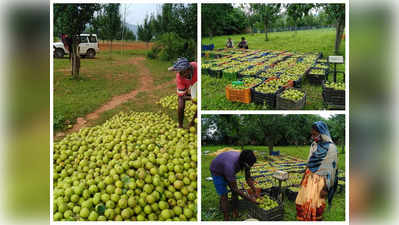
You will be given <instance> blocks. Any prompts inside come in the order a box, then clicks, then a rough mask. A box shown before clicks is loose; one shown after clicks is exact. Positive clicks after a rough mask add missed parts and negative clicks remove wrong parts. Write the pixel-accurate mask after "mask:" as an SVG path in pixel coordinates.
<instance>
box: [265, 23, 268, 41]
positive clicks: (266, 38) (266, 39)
mask: <svg viewBox="0 0 399 225" xmlns="http://www.w3.org/2000/svg"><path fill="white" fill-rule="evenodd" d="M265 41H269V38H268V37H267V26H266V23H265Z"/></svg>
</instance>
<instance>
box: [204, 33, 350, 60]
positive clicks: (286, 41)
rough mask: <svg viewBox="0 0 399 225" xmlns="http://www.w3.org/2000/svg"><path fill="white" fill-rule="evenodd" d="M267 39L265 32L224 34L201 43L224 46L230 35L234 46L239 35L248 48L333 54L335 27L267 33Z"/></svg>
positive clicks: (342, 53) (341, 50)
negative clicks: (267, 39) (266, 39)
mask: <svg viewBox="0 0 399 225" xmlns="http://www.w3.org/2000/svg"><path fill="white" fill-rule="evenodd" d="M268 36H269V41H265V34H239V35H225V36H217V37H213V38H212V39H211V38H202V44H211V43H213V44H214V45H215V48H216V49H217V48H224V47H225V45H226V41H227V38H228V37H231V38H232V39H233V41H234V45H235V46H236V45H237V44H238V43H239V42H240V40H241V37H245V39H246V40H247V42H248V46H249V48H250V49H271V50H288V51H296V52H301V53H307V52H313V53H317V52H322V53H323V55H324V56H329V55H335V54H334V44H335V29H318V30H304V31H297V32H293V31H286V32H273V33H269V34H268ZM339 53H340V55H343V56H345V40H342V42H341V45H340V48H339Z"/></svg>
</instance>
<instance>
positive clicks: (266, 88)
mask: <svg viewBox="0 0 399 225" xmlns="http://www.w3.org/2000/svg"><path fill="white" fill-rule="evenodd" d="M279 89H280V88H279V86H278V85H274V84H273V83H270V82H265V83H263V84H261V85H259V86H257V87H256V88H255V91H257V92H260V93H264V94H274V93H276V92H277V91H278V90H279Z"/></svg>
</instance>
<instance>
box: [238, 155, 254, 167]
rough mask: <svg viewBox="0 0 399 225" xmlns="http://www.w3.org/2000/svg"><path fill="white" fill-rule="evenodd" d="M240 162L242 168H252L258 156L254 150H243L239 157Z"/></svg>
mask: <svg viewBox="0 0 399 225" xmlns="http://www.w3.org/2000/svg"><path fill="white" fill-rule="evenodd" d="M238 162H239V163H240V168H241V169H245V168H248V169H249V168H250V167H252V166H253V165H254V164H255V163H256V156H255V154H254V152H253V151H252V150H243V151H242V152H241V154H240V158H238Z"/></svg>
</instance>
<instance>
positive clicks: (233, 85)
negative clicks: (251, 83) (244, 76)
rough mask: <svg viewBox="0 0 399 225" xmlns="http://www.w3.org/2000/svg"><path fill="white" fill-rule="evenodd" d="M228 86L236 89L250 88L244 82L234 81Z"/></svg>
mask: <svg viewBox="0 0 399 225" xmlns="http://www.w3.org/2000/svg"><path fill="white" fill-rule="evenodd" d="M227 86H229V87H230V88H231V89H236V90H243V89H248V87H247V86H245V85H244V83H232V84H229V85H227Z"/></svg>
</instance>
